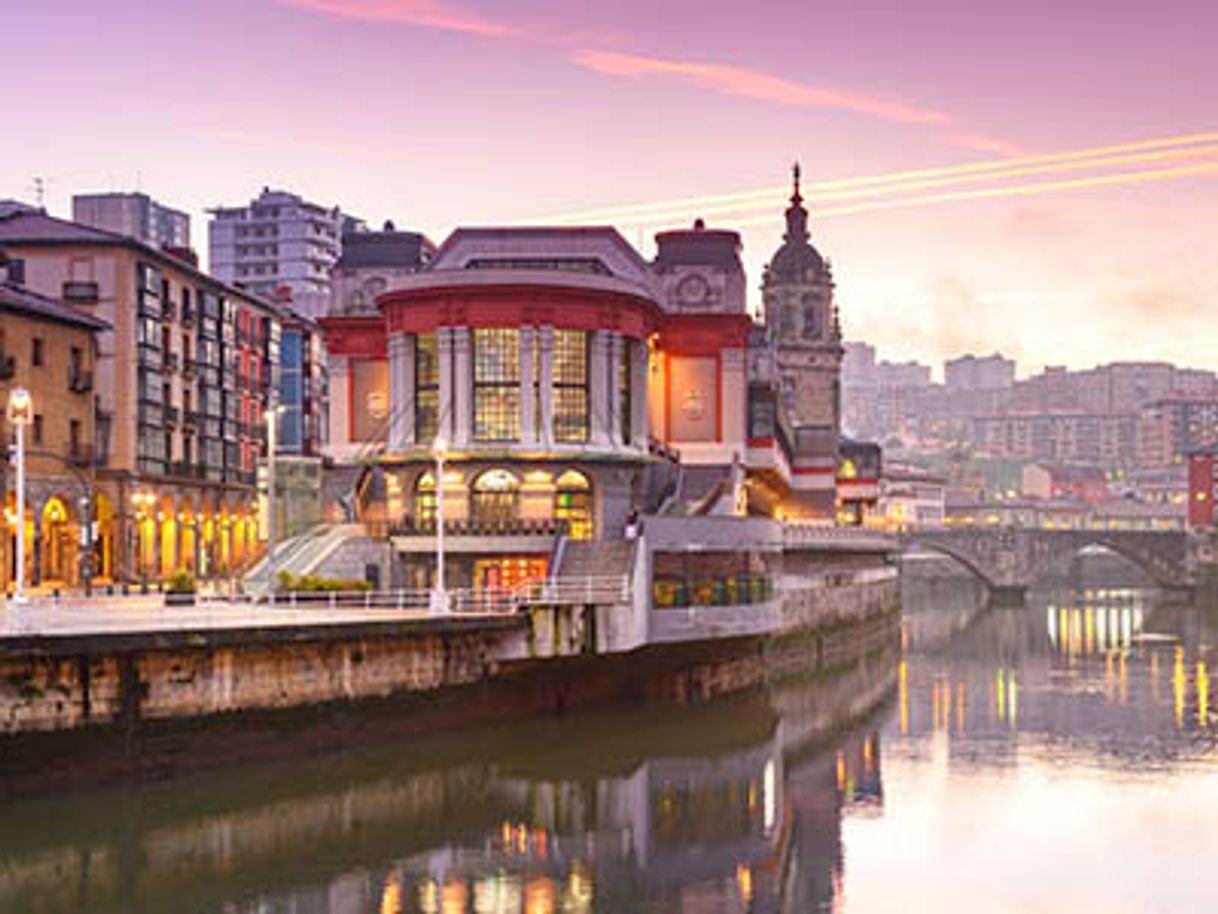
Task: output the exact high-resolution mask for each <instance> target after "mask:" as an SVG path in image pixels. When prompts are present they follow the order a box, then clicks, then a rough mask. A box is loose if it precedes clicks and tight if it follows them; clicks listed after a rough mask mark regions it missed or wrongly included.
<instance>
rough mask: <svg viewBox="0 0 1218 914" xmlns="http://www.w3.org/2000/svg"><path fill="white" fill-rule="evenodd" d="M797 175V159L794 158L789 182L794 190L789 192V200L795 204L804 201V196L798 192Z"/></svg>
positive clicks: (798, 171) (798, 172) (798, 173)
mask: <svg viewBox="0 0 1218 914" xmlns="http://www.w3.org/2000/svg"><path fill="white" fill-rule="evenodd" d="M799 175H800V170H799V160H798V159H796V160H795V164H794V165H792V166H791V183H792V185H793V187H794V191H793V192H792V194H791V202H792V203H794V204H795V205H797V206H798V205H799V204H800V203H803V202H804V198H803V197H802V196H801V195H800V193H799Z"/></svg>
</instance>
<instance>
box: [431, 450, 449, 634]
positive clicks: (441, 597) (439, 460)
mask: <svg viewBox="0 0 1218 914" xmlns="http://www.w3.org/2000/svg"><path fill="white" fill-rule="evenodd" d="M447 448H448V442H447V441H445V440H444V439H443V438H437V439H436V443H435V455H436V583H435V587H433V588H432V591H431V611H432V613H433V614H435V615H443V614H445V613H447V612H448V589H447V587H446V586H445V584H444V451H445V450H446V449H447Z"/></svg>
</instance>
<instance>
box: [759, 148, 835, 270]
mask: <svg viewBox="0 0 1218 914" xmlns="http://www.w3.org/2000/svg"><path fill="white" fill-rule="evenodd" d="M792 174H793V175H794V192H793V193H792V194H791V205H790V206H789V207H787V231H786V234H784V235H783V236H782V239H783V240H782V246H781V247H780V248H779V249H778V250H777V251H776V252H775V254H774V259H773V260H771V261H770V265H769V266H768V267H767V268H766V279H767V280H768V281H770V282H806V281H808V280H810V279H813V278H815V277H816V276H818V275H820V274H821V273H823V272H824V271H825V270H826V269H827V268H826V265H825V260H824V258H823V257H821V256H820V252H819V251H817V250H816V248H814V247H813V246H812V243H811V241H809V238H810V235H809V234H808V211H807V210H806V209H804V198H803V197H802V196H801V195H800V193H799V163H796V164H795V168H794V169H793V171H792Z"/></svg>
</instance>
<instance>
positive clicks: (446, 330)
mask: <svg viewBox="0 0 1218 914" xmlns="http://www.w3.org/2000/svg"><path fill="white" fill-rule="evenodd" d="M436 359H437V361H438V362H439V368H440V405H439V416H438V418H437V422H436V435H437V437H439V438H443V439H444V440H445V441H449V442H451V441H452V440H453V401H454V391H453V336H452V328H451V327H440V328H439V329H438V330H436ZM421 443H422V442H420V444H421Z"/></svg>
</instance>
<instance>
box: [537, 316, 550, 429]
mask: <svg viewBox="0 0 1218 914" xmlns="http://www.w3.org/2000/svg"><path fill="white" fill-rule="evenodd" d="M537 336H538V346H539V349H540V353H541V356H540V364H541V385H540V394H541V396H540V397H539V398H538V399H539V400H540V408H541V417H540V426H541V444H542V446H543V447H552V446H553V445H554V328H553V327H550V326H545V327H541V328H539V329H538V331H537Z"/></svg>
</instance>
